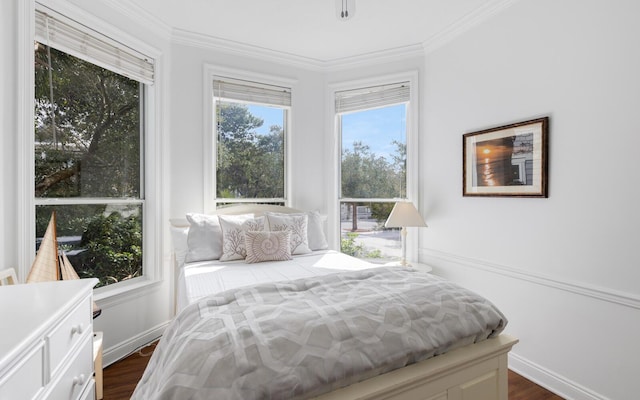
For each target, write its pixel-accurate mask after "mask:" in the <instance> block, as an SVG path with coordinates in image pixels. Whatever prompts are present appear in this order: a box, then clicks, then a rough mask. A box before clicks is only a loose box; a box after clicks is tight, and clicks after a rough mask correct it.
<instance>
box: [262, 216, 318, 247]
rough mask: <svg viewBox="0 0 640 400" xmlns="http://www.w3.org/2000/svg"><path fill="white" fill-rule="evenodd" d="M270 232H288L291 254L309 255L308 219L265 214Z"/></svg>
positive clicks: (306, 217)
mask: <svg viewBox="0 0 640 400" xmlns="http://www.w3.org/2000/svg"><path fill="white" fill-rule="evenodd" d="M267 221H268V222H269V230H270V231H286V230H288V231H290V232H291V240H290V244H291V254H305V253H310V252H311V249H309V238H308V235H307V226H308V224H309V217H308V216H307V215H306V214H304V215H292V214H283V215H274V214H267Z"/></svg>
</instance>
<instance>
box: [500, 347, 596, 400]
mask: <svg viewBox="0 0 640 400" xmlns="http://www.w3.org/2000/svg"><path fill="white" fill-rule="evenodd" d="M509 369H510V370H512V371H514V372H516V373H518V374H519V375H521V376H524V377H525V378H527V379H529V380H530V381H532V382H534V383H536V384H538V385H540V386H543V387H544V388H546V389H548V390H550V391H552V392H553V393H556V394H558V395H559V396H561V397H562V398H564V399H572V400H608V399H609V398H608V397H605V396H602V395H601V394H598V393H596V392H594V391H592V390H589V389H587V388H586V387H584V386H582V385H579V384H577V383H575V382H573V381H571V380H570V379H567V378H566V377H564V376H561V375H558V374H556V373H554V372H553V371H549V370H548V369H546V368H544V367H542V366H540V365H538V364H536V363H534V362H531V361H529V360H527V359H526V358H523V357H520V356H519V355H517V354H515V353H514V351H511V352H510V353H509Z"/></svg>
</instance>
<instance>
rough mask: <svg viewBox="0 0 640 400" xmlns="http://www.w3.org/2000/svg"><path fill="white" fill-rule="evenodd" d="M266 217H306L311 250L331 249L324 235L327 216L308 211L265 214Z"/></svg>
mask: <svg viewBox="0 0 640 400" xmlns="http://www.w3.org/2000/svg"><path fill="white" fill-rule="evenodd" d="M264 214H265V215H276V216H297V215H306V216H307V217H308V218H309V220H308V225H307V237H308V239H309V249H310V250H311V251H313V250H326V249H328V248H329V244H328V243H327V237H326V236H325V234H324V221H325V219H326V216H322V215H320V213H319V212H317V211H307V212H303V213H289V214H284V213H275V212H269V211H267V212H265V213H264Z"/></svg>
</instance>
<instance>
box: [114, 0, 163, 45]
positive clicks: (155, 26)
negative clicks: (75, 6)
mask: <svg viewBox="0 0 640 400" xmlns="http://www.w3.org/2000/svg"><path fill="white" fill-rule="evenodd" d="M102 2H103V3H105V4H107V6H109V7H110V8H111V9H113V10H115V11H117V12H118V13H120V14H122V15H128V16H131V18H132V19H135V21H136V23H137V24H139V25H141V26H143V27H144V28H146V29H148V30H149V31H152V32H153V33H155V34H156V35H158V36H160V37H162V38H163V39H166V40H170V39H171V30H172V28H171V26H170V25H168V24H166V23H165V22H164V21H162V20H161V19H159V18H156V17H155V16H154V15H152V14H150V13H148V12H147V11H146V10H144V9H143V8H142V7H140V6H139V5H137V4H135V2H133V1H130V0H125V1H120V0H102Z"/></svg>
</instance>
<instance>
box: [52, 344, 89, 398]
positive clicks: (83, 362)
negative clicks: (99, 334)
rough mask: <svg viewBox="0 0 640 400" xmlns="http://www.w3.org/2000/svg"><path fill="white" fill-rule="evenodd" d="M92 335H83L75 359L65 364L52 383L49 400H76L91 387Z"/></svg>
mask: <svg viewBox="0 0 640 400" xmlns="http://www.w3.org/2000/svg"><path fill="white" fill-rule="evenodd" d="M92 336H93V335H89V336H87V335H83V338H82V340H83V343H82V347H81V348H80V350H79V351H78V353H77V354H75V358H73V359H72V360H70V363H69V364H66V366H67V368H66V369H64V370H63V371H62V372H61V374H60V376H59V377H56V379H55V380H54V381H53V382H52V384H51V386H52V388H51V392H50V394H49V396H48V398H50V399H56V400H58V399H60V400H76V399H78V398H80V396H81V395H83V394H84V393H85V391H86V388H87V387H88V386H89V385H90V386H93V385H94V383H93V358H92V356H93V337H92Z"/></svg>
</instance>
